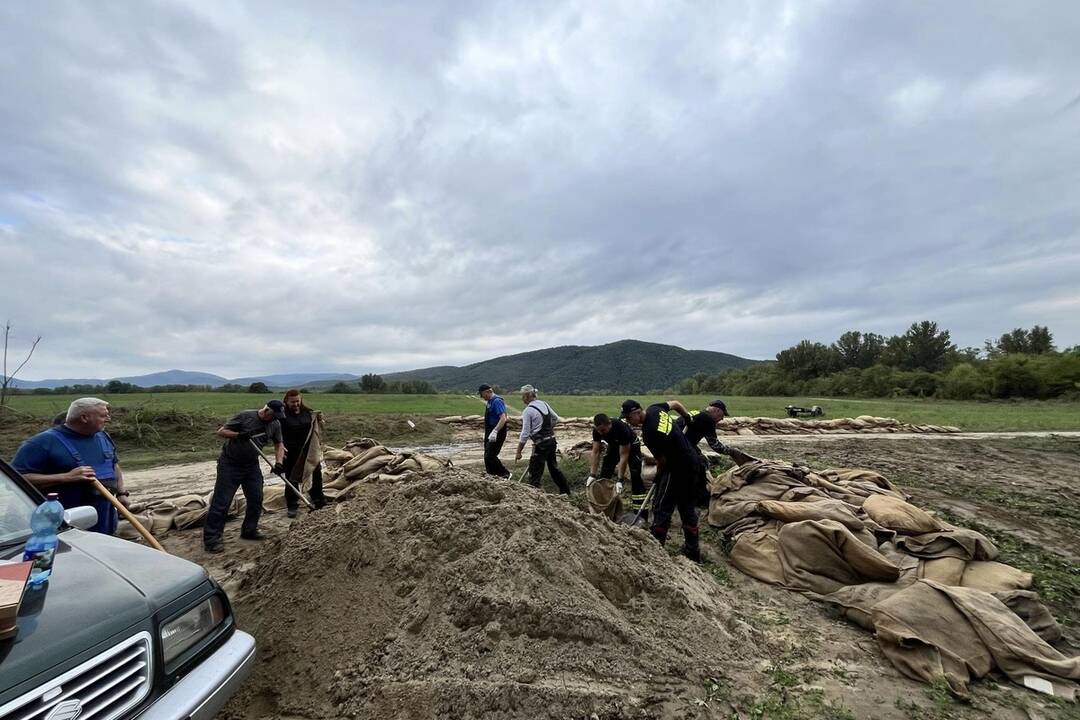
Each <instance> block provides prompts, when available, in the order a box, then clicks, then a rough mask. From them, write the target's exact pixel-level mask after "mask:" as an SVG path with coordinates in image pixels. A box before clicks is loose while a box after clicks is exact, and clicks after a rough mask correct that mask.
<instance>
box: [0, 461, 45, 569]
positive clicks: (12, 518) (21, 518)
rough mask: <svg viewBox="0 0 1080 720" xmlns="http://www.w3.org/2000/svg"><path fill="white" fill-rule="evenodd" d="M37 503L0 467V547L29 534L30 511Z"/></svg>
mask: <svg viewBox="0 0 1080 720" xmlns="http://www.w3.org/2000/svg"><path fill="white" fill-rule="evenodd" d="M35 507H37V504H36V503H35V502H34V501H33V499H31V498H30V497H29V496H28V495H27V494H26V491H25V490H23V489H22V487H20V486H19V485H18V484H16V483H15V481H14V480H13V479H12V478H11V477H9V476H8V475H7V473H5V472H4V470H3V468H0V549H3V548H5V547H9V546H11V545H13V544H18V543H22V542H23V541H25V540H26V538H27V537H29V535H30V513H32V512H34V508H35Z"/></svg>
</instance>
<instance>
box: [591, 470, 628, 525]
mask: <svg viewBox="0 0 1080 720" xmlns="http://www.w3.org/2000/svg"><path fill="white" fill-rule="evenodd" d="M585 498H586V499H587V500H588V501H589V512H592V513H596V514H597V515H603V516H605V517H607V518H608V519H609V520H615V519H616V518H618V517H619V516H620V515H622V497H621V496H620V495H618V494H617V493H616V492H615V481H614V480H611V479H608V478H604V479H601V480H597V481H595V482H594V483H593V484H592V485H590V486H589V487H587V488H585Z"/></svg>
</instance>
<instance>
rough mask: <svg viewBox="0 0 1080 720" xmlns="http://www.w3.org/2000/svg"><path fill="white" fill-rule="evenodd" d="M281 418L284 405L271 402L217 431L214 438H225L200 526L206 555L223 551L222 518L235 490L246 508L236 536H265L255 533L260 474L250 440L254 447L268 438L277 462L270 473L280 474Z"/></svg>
mask: <svg viewBox="0 0 1080 720" xmlns="http://www.w3.org/2000/svg"><path fill="white" fill-rule="evenodd" d="M284 417H285V403H283V402H281V401H280V400H271V401H270V402H268V403H266V405H265V406H263V407H262V408H261V409H259V410H244V411H243V412H240V413H237V414H236V415H234V416H232V417H231V418H230V419H229V421H228V422H226V423H225V424H224V425H222V426H221V427H219V428H218V430H217V436H218V437H220V438H224V439H225V443H224V444H222V446H221V455H219V456H218V461H217V481H216V482H215V483H214V494H213V495H211V496H210V510H209V511H208V512H207V514H206V525H205V526H203V545H204V546H205V548H206V550H207V552H212V553H219V552H224V550H225V546H224V545H223V544H222V543H221V533H222V531H224V529H225V515H226V514H227V513H228V511H229V505H230V504H231V503H232V499H233V497H234V496H235V495H236V491H237V489H238V488H243V490H244V500H246V501H247V509H246V510H245V512H244V524H243V525H241V526H240V537H241V538H243V539H245V540H263V539H265V537H266V536H265V535H263V534H262V533H260V532H259V517H260V516H262V501H263V475H262V470H260V469H259V451H258V450H256V449H255V448H254V447H252V444H251V441H252V440H254V441H255V442H256V444H258V445H260V446H261V445H265V444H266V441H267V440H268V439H269V440H271V441H272V442H273V443H274V453H275V456H276V460H277V462H276V463H274V472H275V473H281V472H284V470H285V467H284V466H283V465H282V461H283V460H284V459H285V446H284V445H283V444H282V442H281V423H280V422H279V420H280V419H281V418H284Z"/></svg>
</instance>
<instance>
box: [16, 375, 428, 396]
mask: <svg viewBox="0 0 1080 720" xmlns="http://www.w3.org/2000/svg"><path fill="white" fill-rule="evenodd" d="M8 392H9V393H10V394H12V395H95V394H97V395H116V394H119V393H181V392H221V393H260V394H266V393H269V392H273V390H272V389H271V388H269V387H267V385H266V383H262V382H253V383H251V384H250V385H238V384H236V383H226V384H224V385H221V386H219V387H212V386H210V385H153V386H151V387H140V386H138V385H132V384H131V383H126V382H121V381H119V380H110V381H109V382H107V383H105V384H104V385H61V386H60V387H55V388H32V389H30V388H15V389H13V390H9V391H8ZM304 392H306V393H311V392H328V393H375V394H387V395H389V394H399V395H402V394H403V395H434V394H435V393H436V392H437V391H436V390H435V388H434V386H432V384H431V383H429V382H425V381H423V380H391V381H390V382H387V381H386V380H384V379H383V378H382V377H381V376H379V375H374V374H371V375H365V376H364V379H362V380H361V381H359V382H338V383H334V384H333V385H330V386H325V387H318V388H308V389H305V390H304Z"/></svg>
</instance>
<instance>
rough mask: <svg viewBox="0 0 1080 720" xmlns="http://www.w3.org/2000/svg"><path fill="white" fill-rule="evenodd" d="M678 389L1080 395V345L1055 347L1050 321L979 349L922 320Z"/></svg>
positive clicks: (804, 345)
mask: <svg viewBox="0 0 1080 720" xmlns="http://www.w3.org/2000/svg"><path fill="white" fill-rule="evenodd" d="M675 390H676V391H677V392H679V393H681V394H702V393H704V394H709V393H713V394H726V395H776V396H795V395H818V396H826V397H939V398H946V399H951V400H980V399H991V398H1040V399H1047V398H1059V397H1080V346H1077V347H1073V348H1068V349H1065V350H1063V351H1060V352H1059V351H1057V349H1056V348H1055V346H1054V339H1053V335H1052V334H1051V332H1050V330H1049V329H1048V328H1046V327H1042V326H1039V325H1036V326H1035V327H1033V328H1031V329H1030V330H1025V329H1023V328H1017V329H1015V330H1013V331H1011V332H1008V333H1005V334H1004V335H1002V336H1001V337H1000V338H998V339H997V340H987V341H986V343H985V344H984V346H983V347H982V348H963V349H961V348H957V346H956V345H955V344H954V343H953V342H952V340H951V339H950V337H949V331H948V330H941V329H939V328H938V325H937V323H935V322H932V321H929V320H924V321H922V322H917V323H913V324H912V325H911V327H910V328H908V330H907V332H905V333H904V334H902V335H893V336H892V337H884V336H882V335H878V334H876V333H863V332H860V331H858V330H851V331H848V332H845V333H844V334H843V335H841V336H840V337H839V338H838V339H837V340H836V342H834V343H832V344H830V345H825V344H824V343H819V342H811V341H810V340H803V341H802V342H800V343H799V344H798V345H795V346H793V347H790V348H788V349H786V350H782V351H781V352H779V353H777V355H776V362H770V363H762V364H760V365H754V366H751V367H749V368H745V369H742V370H728V371H725V372H721V373H719V374H716V375H708V374H706V373H698V374H697V375H694V376H693V377H691V378H687V379H686V380H683V381H682V382H680V383H679V384H678V385H677V386H676V388H675Z"/></svg>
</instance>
